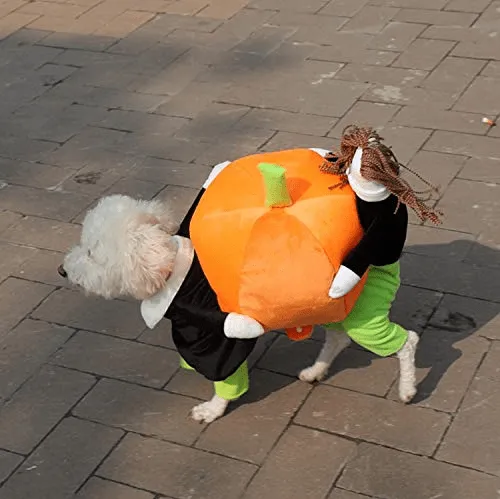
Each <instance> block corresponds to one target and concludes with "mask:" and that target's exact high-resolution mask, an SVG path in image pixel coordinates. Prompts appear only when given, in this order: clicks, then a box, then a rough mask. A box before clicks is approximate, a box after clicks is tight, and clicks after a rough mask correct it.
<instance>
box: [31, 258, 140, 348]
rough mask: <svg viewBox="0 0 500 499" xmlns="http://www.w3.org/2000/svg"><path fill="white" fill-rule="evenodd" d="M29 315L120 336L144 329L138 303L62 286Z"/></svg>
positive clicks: (135, 334) (126, 336)
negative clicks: (84, 292)
mask: <svg viewBox="0 0 500 499" xmlns="http://www.w3.org/2000/svg"><path fill="white" fill-rule="evenodd" d="M60 263H62V258H61V262H60ZM56 271H57V268H54V272H56ZM33 317H34V318H36V319H41V320H44V321H47V322H55V323H56V324H65V325H68V326H70V327H74V328H77V329H88V330H90V331H96V332H99V333H105V334H110V335H113V336H120V337H122V338H137V337H138V336H139V335H140V334H141V332H142V331H143V330H144V329H145V324H144V321H143V320H142V317H141V316H140V312H139V303H137V302H126V301H120V300H113V301H108V300H104V299H103V298H100V297H92V298H90V297H86V296H84V295H83V294H82V293H81V292H79V291H74V290H73V291H70V290H66V289H62V290H58V291H56V292H55V293H54V294H53V295H52V296H51V297H50V298H49V299H48V300H46V301H45V302H44V303H43V304H42V305H41V306H40V307H38V308H37V309H36V310H35V311H34V312H33Z"/></svg>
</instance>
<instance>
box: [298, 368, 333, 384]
mask: <svg viewBox="0 0 500 499" xmlns="http://www.w3.org/2000/svg"><path fill="white" fill-rule="evenodd" d="M327 372H328V366H326V365H320V364H317V363H316V364H313V365H312V366H309V367H306V368H305V369H302V371H300V373H299V379H300V380H301V381H305V382H306V383H314V382H315V381H321V380H322V379H324V378H325V376H326V374H327Z"/></svg>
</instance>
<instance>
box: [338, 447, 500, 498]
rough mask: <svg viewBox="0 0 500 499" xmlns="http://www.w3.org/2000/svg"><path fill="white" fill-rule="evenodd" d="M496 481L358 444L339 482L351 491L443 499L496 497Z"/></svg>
mask: <svg viewBox="0 0 500 499" xmlns="http://www.w3.org/2000/svg"><path fill="white" fill-rule="evenodd" d="M395 470H397V473H395V472H394V471H395ZM422 477H425V479H422ZM499 482H500V479H498V478H496V477H493V476H491V475H486V474H484V473H480V472H478V471H473V470H468V469H464V468H459V467H457V466H452V465H449V464H445V463H440V462H438V461H436V460H433V459H429V458H425V457H421V456H415V455H412V454H407V453H403V452H399V451H395V450H392V449H386V448H384V447H379V446H375V445H371V444H361V445H360V446H359V448H358V453H357V456H356V458H355V459H353V460H352V461H351V462H350V463H348V465H347V467H346V469H345V471H344V473H343V474H342V477H341V478H340V480H339V482H338V485H339V486H340V487H342V488H343V489H348V490H351V491H353V492H359V493H361V494H365V495H368V496H372V495H373V496H375V497H386V498H388V499H401V497H426V496H427V497H432V496H433V495H434V496H435V495H436V494H437V495H438V497H439V495H441V497H442V498H443V499H469V498H470V497H476V496H480V497H491V498H494V497H498V490H499Z"/></svg>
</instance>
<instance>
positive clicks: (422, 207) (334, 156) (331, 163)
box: [320, 125, 442, 225]
mask: <svg viewBox="0 0 500 499" xmlns="http://www.w3.org/2000/svg"><path fill="white" fill-rule="evenodd" d="M383 140H384V139H383V138H382V137H380V135H379V134H378V133H377V132H375V131H374V130H373V129H372V128H361V127H358V126H355V125H349V126H348V127H346V128H345V129H344V131H343V132H342V139H341V142H340V150H339V151H336V152H334V153H330V154H329V155H327V156H326V157H325V161H324V163H323V164H322V165H321V167H320V168H321V170H322V171H323V172H325V173H331V174H335V175H340V177H341V180H340V182H339V183H337V184H335V185H333V186H332V187H331V188H332V189H333V188H335V187H343V186H345V185H348V184H349V181H348V179H347V169H348V168H349V166H350V165H351V162H352V159H353V157H354V153H355V152H356V149H357V148H358V147H361V148H362V149H363V157H362V160H361V175H362V177H363V178H364V179H366V180H369V181H372V182H377V183H379V184H382V185H383V186H384V187H386V188H387V190H388V191H389V192H390V193H391V194H394V195H395V196H396V197H397V198H398V205H397V207H396V211H397V210H398V208H399V205H400V204H401V203H404V204H405V205H407V206H408V207H409V208H411V209H412V210H414V211H415V213H416V214H417V216H418V217H419V218H420V220H422V221H425V220H429V221H431V222H432V223H433V224H436V225H438V224H440V223H441V220H440V216H442V213H441V212H439V211H437V210H435V209H433V208H432V207H430V206H428V205H427V202H428V201H429V199H430V194H429V193H430V192H432V191H436V192H437V191H438V189H437V188H436V187H434V186H433V185H432V184H430V183H429V182H427V181H426V180H425V179H423V178H422V177H421V176H420V175H419V174H418V173H416V172H414V171H413V170H411V169H410V168H408V167H406V166H404V165H402V164H401V163H400V162H399V161H398V160H397V158H396V156H395V155H394V153H393V152H392V150H391V149H390V148H389V147H388V146H386V145H385V144H384V143H383V142H382V141H383ZM401 168H405V169H406V170H408V171H410V172H411V173H413V174H414V175H415V176H416V177H418V178H419V179H420V180H421V181H422V182H424V183H425V184H426V185H427V186H429V189H427V190H426V191H415V190H414V189H413V188H412V187H411V185H410V184H409V183H408V182H407V181H406V180H404V179H403V178H401V176H400V171H401ZM421 194H429V195H428V196H427V197H426V198H423V197H421V196H420V195H421Z"/></svg>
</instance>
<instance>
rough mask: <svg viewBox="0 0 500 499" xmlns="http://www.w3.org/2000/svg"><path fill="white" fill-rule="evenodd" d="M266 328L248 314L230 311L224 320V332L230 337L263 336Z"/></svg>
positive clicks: (248, 337)
mask: <svg viewBox="0 0 500 499" xmlns="http://www.w3.org/2000/svg"><path fill="white" fill-rule="evenodd" d="M264 333H265V331H264V328H263V327H262V326H261V324H260V323H258V322H257V321H256V320H254V319H252V318H251V317H248V316H246V315H241V314H235V313H230V314H229V315H228V316H227V317H226V320H225V321H224V334H225V335H226V336H227V337H228V338H240V339H246V340H248V339H250V338H257V337H258V336H262V335H263V334H264Z"/></svg>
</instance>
